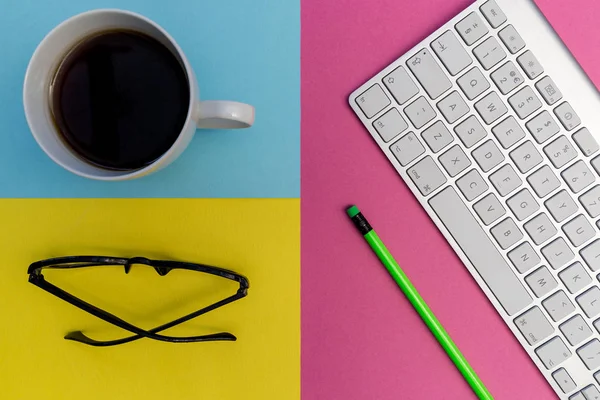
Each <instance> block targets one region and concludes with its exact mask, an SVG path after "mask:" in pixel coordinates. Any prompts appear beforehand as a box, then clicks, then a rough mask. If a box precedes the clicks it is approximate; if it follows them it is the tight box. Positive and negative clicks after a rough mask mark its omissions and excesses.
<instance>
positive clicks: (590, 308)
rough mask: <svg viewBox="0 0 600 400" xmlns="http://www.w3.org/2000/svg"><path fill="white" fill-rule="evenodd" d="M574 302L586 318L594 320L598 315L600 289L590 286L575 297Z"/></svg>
mask: <svg viewBox="0 0 600 400" xmlns="http://www.w3.org/2000/svg"><path fill="white" fill-rule="evenodd" d="M575 300H577V303H578V304H579V306H580V307H581V309H582V310H583V312H584V313H585V315H587V317H588V318H594V317H596V316H597V315H598V314H600V289H598V286H592V287H591V288H590V289H588V290H586V291H585V292H583V294H581V295H579V296H577V298H576V299H575Z"/></svg>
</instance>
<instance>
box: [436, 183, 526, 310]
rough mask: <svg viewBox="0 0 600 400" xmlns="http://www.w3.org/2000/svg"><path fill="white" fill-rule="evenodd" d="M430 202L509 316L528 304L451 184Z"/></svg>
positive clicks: (507, 266)
mask: <svg viewBox="0 0 600 400" xmlns="http://www.w3.org/2000/svg"><path fill="white" fill-rule="evenodd" d="M429 205H430V206H431V208H432V209H433V211H434V212H435V214H436V215H437V216H438V218H439V219H440V221H441V222H442V224H444V226H445V227H446V229H447V230H448V232H449V233H450V234H451V235H452V237H453V238H454V240H455V242H456V244H457V245H458V246H459V247H460V248H461V250H462V252H463V253H464V254H465V256H466V257H467V258H468V259H469V261H470V262H471V264H472V265H473V267H474V268H475V269H476V270H477V272H478V273H479V276H480V277H481V279H483V281H484V282H485V283H486V285H487V286H488V288H489V289H490V291H491V292H492V293H493V294H494V296H495V297H496V299H497V300H498V302H499V303H500V305H501V306H502V307H503V308H504V310H505V311H506V313H507V314H508V315H514V314H516V313H517V312H519V311H521V310H523V309H524V308H525V307H527V306H528V305H529V304H531V300H532V299H531V296H530V295H529V293H528V292H527V290H525V288H524V287H523V284H522V283H521V281H520V280H519V279H518V278H517V276H516V275H515V273H514V272H513V270H512V268H511V267H510V266H509V265H508V264H507V262H506V260H505V259H504V257H503V256H502V255H501V254H500V252H499V251H498V249H497V248H496V246H495V245H494V244H493V243H492V241H491V240H490V238H489V237H488V235H487V234H486V233H485V232H484V231H483V229H482V228H481V224H480V223H479V222H478V221H477V220H476V219H475V217H474V216H473V214H472V213H471V211H470V210H469V209H468V208H467V206H466V205H465V203H464V202H463V201H462V200H461V199H460V197H459V196H458V194H457V193H456V191H455V190H454V188H453V187H452V186H448V187H446V188H444V189H443V190H441V191H440V192H439V193H438V194H436V195H435V196H433V197H432V198H431V199H430V200H429Z"/></svg>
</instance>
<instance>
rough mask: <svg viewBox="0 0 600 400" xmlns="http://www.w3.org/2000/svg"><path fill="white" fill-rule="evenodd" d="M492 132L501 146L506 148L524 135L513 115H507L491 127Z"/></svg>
mask: <svg viewBox="0 0 600 400" xmlns="http://www.w3.org/2000/svg"><path fill="white" fill-rule="evenodd" d="M492 133H493V134H494V136H496V139H498V141H499V142H500V144H501V145H502V147H504V148H505V149H508V148H510V147H512V146H513V145H514V144H515V143H517V142H518V141H519V140H521V139H523V138H524V137H525V132H523V129H522V128H521V126H520V125H519V124H518V123H517V120H516V119H515V117H508V118H506V119H504V120H503V121H502V122H500V123H499V124H498V125H496V126H494V127H493V128H492Z"/></svg>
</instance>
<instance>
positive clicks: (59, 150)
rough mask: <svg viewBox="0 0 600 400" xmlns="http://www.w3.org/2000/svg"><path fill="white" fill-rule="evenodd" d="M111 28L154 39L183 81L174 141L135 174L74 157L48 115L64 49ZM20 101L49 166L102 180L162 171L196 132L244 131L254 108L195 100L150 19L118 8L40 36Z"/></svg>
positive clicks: (193, 86) (168, 40)
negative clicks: (180, 121)
mask: <svg viewBox="0 0 600 400" xmlns="http://www.w3.org/2000/svg"><path fill="white" fill-rule="evenodd" d="M113 29H130V30H134V31H138V32H140V33H144V34H146V35H149V36H151V37H153V38H154V39H157V40H158V41H159V42H161V43H162V44H163V45H165V46H166V47H167V48H168V49H169V50H170V51H171V52H172V53H173V54H175V55H176V56H177V57H178V58H179V60H180V62H181V64H182V65H183V67H184V68H185V72H186V74H187V77H188V83H189V91H190V102H189V104H190V105H189V109H188V113H187V117H186V121H185V124H184V126H183V129H182V130H181V132H180V134H179V137H178V138H177V140H176V141H175V143H173V145H172V146H171V147H170V148H169V149H168V150H167V151H166V152H165V153H164V154H163V155H162V156H161V157H159V158H158V159H157V160H155V161H154V162H153V163H152V164H150V165H148V166H145V167H143V168H140V169H136V170H125V171H119V170H110V169H104V168H101V167H98V166H96V165H94V164H91V163H90V162H88V161H86V160H85V159H83V158H81V157H80V156H78V155H77V153H76V152H75V151H74V150H73V149H71V148H70V147H69V146H68V145H67V144H66V143H65V141H64V140H62V139H61V137H60V134H59V132H58V131H57V128H56V126H55V124H54V121H53V119H52V114H51V112H50V104H49V102H50V95H49V85H50V82H51V80H52V78H53V76H54V74H55V72H56V71H57V69H58V67H59V64H60V62H61V61H62V60H63V58H64V57H65V56H66V54H67V53H68V52H69V50H71V49H72V48H73V46H75V45H76V44H77V43H78V42H79V41H81V40H82V39H83V38H85V37H88V36H90V35H93V34H94V33H97V32H102V31H106V30H113ZM23 103H24V107H25V116H26V117H27V123H28V124H29V127H30V129H31V132H32V133H33V136H34V138H35V140H36V141H37V142H38V144H39V145H40V147H41V148H42V149H43V150H44V151H45V152H46V154H48V156H50V158H51V159H52V160H54V162H56V163H57V164H59V165H60V166H62V167H63V168H65V169H67V170H69V171H71V172H73V173H75V174H77V175H80V176H84V177H86V178H91V179H99V180H105V181H117V180H125V179H133V178H139V177H142V176H144V175H148V174H150V173H152V172H155V171H157V170H159V169H161V168H164V167H165V166H167V165H168V164H170V163H171V162H173V161H174V160H175V159H176V158H177V157H178V156H179V155H180V154H181V153H182V151H183V150H184V149H185V148H186V147H187V145H188V144H189V143H190V141H191V140H192V138H193V137H194V133H195V131H196V129H197V128H212V129H234V128H247V127H249V126H251V125H252V124H253V123H254V107H252V106H250V105H248V104H244V103H237V102H233V101H200V100H199V89H198V83H197V81H196V76H195V75H194V71H193V70H192V67H191V65H190V63H189V61H188V59H187V58H186V56H185V54H183V51H182V50H181V48H180V47H179V46H178V45H177V43H176V42H175V40H173V38H172V37H171V36H170V35H169V34H168V33H167V32H166V31H165V30H164V29H163V28H161V27H160V26H159V25H158V24H156V23H155V22H153V21H151V20H150V19H148V18H146V17H144V16H142V15H139V14H136V13H133V12H130V11H123V10H93V11H88V12H85V13H82V14H79V15H76V16H74V17H71V18H69V19H68V20H66V21H64V22H63V23H61V24H60V25H58V26H57V27H56V28H54V29H53V30H52V31H51V32H50V33H49V34H48V35H46V37H45V38H44V39H43V40H42V42H41V43H40V44H39V45H38V47H37V49H36V50H35V52H34V54H33V56H32V57H31V60H30V62H29V66H28V67H27V72H26V74H25V83H24V87H23Z"/></svg>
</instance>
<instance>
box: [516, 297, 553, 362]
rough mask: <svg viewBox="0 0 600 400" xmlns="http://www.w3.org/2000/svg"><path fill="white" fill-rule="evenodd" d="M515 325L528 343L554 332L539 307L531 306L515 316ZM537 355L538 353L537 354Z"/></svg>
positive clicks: (536, 341)
mask: <svg viewBox="0 0 600 400" xmlns="http://www.w3.org/2000/svg"><path fill="white" fill-rule="evenodd" d="M515 325H516V326H517V328H518V329H519V331H521V333H522V334H523V337H525V340H527V343H529V344H532V345H533V344H536V343H539V342H541V341H542V340H544V339H546V338H547V337H548V336H550V335H552V333H554V328H553V327H552V325H551V324H550V322H548V319H547V318H546V317H545V316H544V313H542V310H540V309H539V307H533V308H531V309H530V310H528V311H527V312H525V313H523V314H521V315H520V316H518V317H517V318H515ZM538 355H539V354H538Z"/></svg>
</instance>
